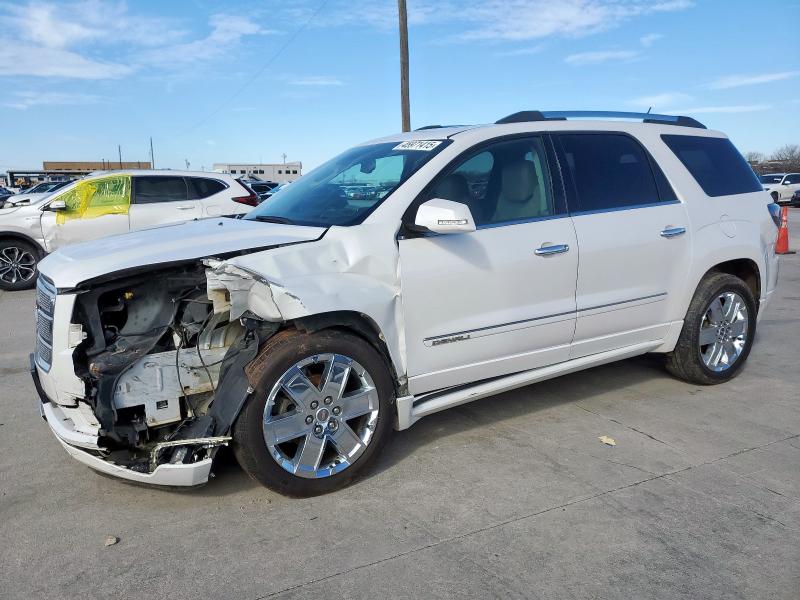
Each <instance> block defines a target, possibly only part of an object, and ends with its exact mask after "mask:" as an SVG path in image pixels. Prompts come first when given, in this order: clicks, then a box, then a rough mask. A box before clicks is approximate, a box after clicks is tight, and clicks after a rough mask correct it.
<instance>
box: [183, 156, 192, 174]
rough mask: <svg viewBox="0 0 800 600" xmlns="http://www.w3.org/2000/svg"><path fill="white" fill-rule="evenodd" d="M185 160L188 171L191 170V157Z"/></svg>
mask: <svg viewBox="0 0 800 600" xmlns="http://www.w3.org/2000/svg"><path fill="white" fill-rule="evenodd" d="M183 160H184V162H185V163H186V170H187V171H188V170H189V167H190V166H191V164H192V163H190V162H189V159H188V158H184V159H183Z"/></svg>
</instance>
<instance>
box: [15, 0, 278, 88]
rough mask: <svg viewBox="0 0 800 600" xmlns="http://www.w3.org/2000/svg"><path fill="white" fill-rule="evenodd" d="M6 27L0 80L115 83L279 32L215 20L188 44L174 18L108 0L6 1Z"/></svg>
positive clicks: (237, 20) (236, 19) (241, 20)
mask: <svg viewBox="0 0 800 600" xmlns="http://www.w3.org/2000/svg"><path fill="white" fill-rule="evenodd" d="M0 21H2V23H3V34H4V39H3V42H2V44H0V65H2V70H0V77H1V76H10V75H23V76H25V75H27V76H34V77H59V78H71V79H115V78H119V77H123V76H126V75H129V74H131V73H133V72H135V71H137V70H140V69H142V68H143V67H158V68H165V69H166V68H173V67H176V68H183V67H185V66H186V64H189V63H194V62H197V61H210V60H214V59H217V58H219V57H221V56H224V55H225V54H227V53H228V52H230V51H231V50H232V49H233V48H235V46H236V45H238V44H239V43H240V42H241V41H242V39H243V38H244V37H245V36H251V35H255V34H264V33H271V32H272V31H271V30H267V29H264V28H262V27H261V26H260V25H259V24H257V23H255V22H254V21H253V20H251V19H249V18H245V17H240V16H236V15H226V14H215V15H212V16H211V17H210V18H209V20H208V24H209V27H210V32H209V33H208V34H207V35H206V36H204V37H200V38H199V39H195V40H188V41H187V39H188V38H189V33H188V32H187V31H186V30H185V29H183V28H182V27H181V26H180V24H179V23H178V22H177V21H175V20H174V19H169V18H160V17H159V18H154V17H146V16H141V15H138V14H134V13H132V12H130V11H129V9H128V5H127V4H126V3H125V2H111V1H108V2H105V1H101V0H76V1H73V2H68V3H64V4H57V3H54V2H49V1H42V0H29V1H28V2H26V3H24V4H13V5H12V4H7V3H3V2H0ZM112 56H113V57H114V58H113V59H109V58H108V57H112ZM99 57H102V58H99Z"/></svg>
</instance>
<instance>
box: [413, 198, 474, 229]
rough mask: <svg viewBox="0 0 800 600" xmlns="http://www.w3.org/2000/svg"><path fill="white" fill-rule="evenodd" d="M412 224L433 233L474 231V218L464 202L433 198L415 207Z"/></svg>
mask: <svg viewBox="0 0 800 600" xmlns="http://www.w3.org/2000/svg"><path fill="white" fill-rule="evenodd" d="M414 226H415V227H416V228H418V229H420V230H422V231H431V232H433V233H465V232H470V231H475V219H473V218H472V212H471V211H470V209H469V206H467V205H466V204H462V203H461V202H453V201H452V200H445V199H443V198H433V199H431V200H428V201H427V202H425V203H423V204H421V205H420V207H419V208H418V209H417V217H416V219H414Z"/></svg>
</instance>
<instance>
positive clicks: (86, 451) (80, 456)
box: [31, 355, 231, 487]
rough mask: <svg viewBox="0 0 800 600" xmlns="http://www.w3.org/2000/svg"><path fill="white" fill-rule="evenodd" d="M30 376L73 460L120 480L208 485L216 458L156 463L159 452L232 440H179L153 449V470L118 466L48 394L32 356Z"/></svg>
mask: <svg viewBox="0 0 800 600" xmlns="http://www.w3.org/2000/svg"><path fill="white" fill-rule="evenodd" d="M31 377H32V378H33V383H34V387H35V388H36V392H37V393H38V395H39V398H38V400H37V408H38V411H39V414H40V415H41V417H42V418H43V419H44V420H45V421H47V424H48V425H49V427H50V431H52V432H53V435H54V436H55V438H56V439H57V440H58V441H59V442H60V443H61V445H62V446H63V447H64V449H65V450H66V451H67V452H68V453H69V455H70V456H72V457H73V458H74V459H76V460H78V461H80V462H81V463H83V464H85V465H86V466H88V467H90V468H92V469H94V470H95V471H99V472H100V473H105V474H107V475H112V476H114V477H119V478H121V479H126V480H128V481H135V482H137V483H144V484H150V485H161V486H176V487H191V486H196V485H202V484H204V483H206V482H207V481H208V479H209V477H210V475H211V464H212V462H213V457H209V458H205V459H202V460H199V461H197V462H194V463H190V464H181V463H179V464H169V463H167V464H160V465H158V464H157V459H158V453H159V452H160V451H161V450H162V449H163V448H164V447H165V446H166V445H169V446H176V445H186V446H195V447H197V446H202V447H205V448H214V447H218V446H222V445H227V444H228V442H230V439H231V438H230V437H227V436H217V437H208V438H201V439H192V440H180V441H175V442H166V443H162V444H158V445H156V447H155V448H154V449H153V455H152V460H151V467H152V470H151V471H150V472H147V473H145V472H140V471H135V470H133V469H130V468H128V467H125V466H123V465H118V464H115V463H114V462H112V461H111V460H109V459H108V458H107V457H106V456H104V454H103V448H102V447H101V445H100V438H99V436H98V435H93V434H92V433H88V432H86V431H82V428H81V425H80V424H78V423H76V419H74V418H72V416H70V414H68V411H67V410H66V409H65V408H64V407H62V406H60V405H58V404H56V403H54V402H51V401H50V399H49V398H48V397H47V395H46V394H45V392H44V390H43V389H42V385H41V382H40V380H39V374H38V372H37V367H36V364H35V360H34V357H33V355H31Z"/></svg>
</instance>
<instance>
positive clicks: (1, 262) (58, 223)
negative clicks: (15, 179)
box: [0, 170, 258, 290]
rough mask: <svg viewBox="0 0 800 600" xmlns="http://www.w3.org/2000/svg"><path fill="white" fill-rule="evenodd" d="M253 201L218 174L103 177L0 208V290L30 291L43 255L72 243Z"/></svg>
mask: <svg viewBox="0 0 800 600" xmlns="http://www.w3.org/2000/svg"><path fill="white" fill-rule="evenodd" d="M257 204H258V197H257V196H256V195H255V193H253V191H252V190H250V189H249V188H248V187H246V186H245V185H244V184H242V183H241V182H239V181H237V180H236V179H234V178H233V177H231V176H230V175H226V174H224V173H208V172H196V171H155V170H154V171H102V172H97V173H92V174H91V175H88V176H86V177H84V178H83V179H80V180H78V181H74V182H72V183H70V184H69V185H67V186H65V187H63V188H61V189H59V190H57V191H55V192H53V193H50V194H43V195H41V196H36V197H31V198H30V199H29V200H28V201H27V202H26V203H11V204H6V206H5V207H4V208H0V290H20V289H26V288H30V287H32V286H33V284H34V281H35V280H36V266H37V264H38V263H39V261H40V260H41V259H42V258H44V256H45V255H46V254H48V253H49V252H52V251H53V250H56V249H58V248H61V247H63V246H66V245H68V244H72V243H75V242H83V241H86V240H93V239H97V238H101V237H106V236H109V235H115V234H119V233H125V232H127V231H131V230H134V229H145V228H147V227H153V226H156V225H163V224H167V223H179V222H182V221H191V220H194V219H203V218H206V217H220V216H233V215H238V214H244V213H246V212H248V211H250V209H251V208H253V207H254V206H256V205H257Z"/></svg>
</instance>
